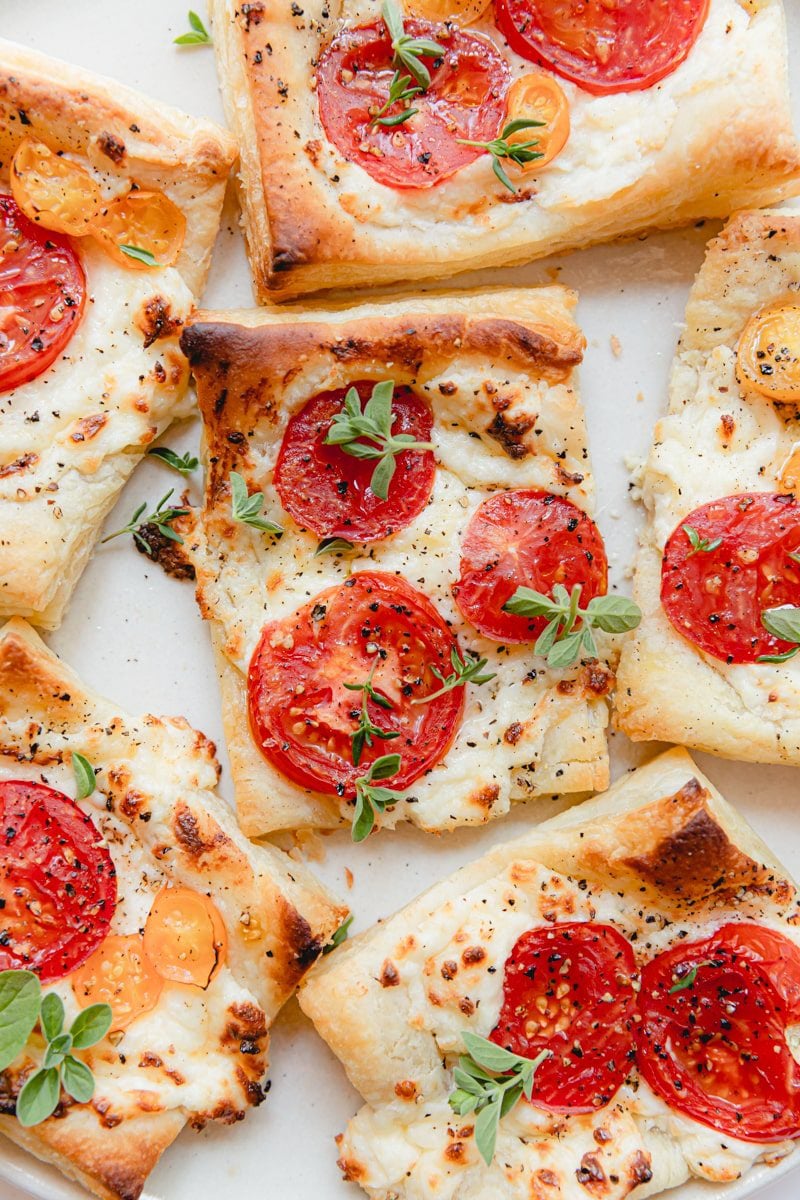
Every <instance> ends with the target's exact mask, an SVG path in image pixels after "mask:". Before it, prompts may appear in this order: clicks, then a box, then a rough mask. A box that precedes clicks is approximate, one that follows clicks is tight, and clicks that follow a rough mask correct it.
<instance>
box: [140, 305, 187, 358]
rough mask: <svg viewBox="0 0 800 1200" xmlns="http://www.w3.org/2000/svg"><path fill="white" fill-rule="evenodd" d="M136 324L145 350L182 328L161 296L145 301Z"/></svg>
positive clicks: (181, 322)
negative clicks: (142, 338)
mask: <svg viewBox="0 0 800 1200" xmlns="http://www.w3.org/2000/svg"><path fill="white" fill-rule="evenodd" d="M136 324H137V325H138V327H139V329H141V331H142V333H143V334H144V347H145V349H147V348H148V347H149V346H152V345H153V342H157V341H158V340H159V338H165V337H172V335H173V334H175V333H177V331H178V330H179V329H181V328H182V327H183V321H182V320H181V318H180V317H173V316H172V313H171V310H170V306H169V302H168V301H167V300H165V299H164V297H163V296H151V297H150V299H149V300H146V301H145V303H144V304H143V305H142V308H141V311H140V313H139V315H138V317H137V318H136Z"/></svg>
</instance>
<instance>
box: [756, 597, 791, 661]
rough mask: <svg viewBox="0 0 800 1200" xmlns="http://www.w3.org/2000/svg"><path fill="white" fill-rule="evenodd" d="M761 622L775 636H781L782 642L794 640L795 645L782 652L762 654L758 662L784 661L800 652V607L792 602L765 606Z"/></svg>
mask: <svg viewBox="0 0 800 1200" xmlns="http://www.w3.org/2000/svg"><path fill="white" fill-rule="evenodd" d="M761 624H762V625H763V626H764V628H765V629H766V630H767V632H768V633H771V634H772V635H773V637H776V638H780V639H781V641H782V642H794V645H793V646H791V647H790V648H789V649H788V650H784V651H783V652H782V653H781V654H760V655H759V656H758V658H757V659H756V662H760V663H784V662H788V661H789V659H790V658H794V656H795V655H796V654H797V653H798V652H800V608H796V607H795V606H794V605H792V604H783V605H781V606H780V607H779V608H765V609H764V611H763V612H762V614H761Z"/></svg>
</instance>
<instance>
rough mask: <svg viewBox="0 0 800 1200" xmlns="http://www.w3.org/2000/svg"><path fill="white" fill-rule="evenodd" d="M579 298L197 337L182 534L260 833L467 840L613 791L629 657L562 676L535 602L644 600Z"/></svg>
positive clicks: (469, 299)
mask: <svg viewBox="0 0 800 1200" xmlns="http://www.w3.org/2000/svg"><path fill="white" fill-rule="evenodd" d="M574 302H575V298H574V296H573V295H572V294H571V293H569V292H567V291H565V290H564V289H562V288H542V289H531V290H528V291H524V290H518V291H503V290H495V291H489V292H483V293H480V292H476V293H462V294H460V295H458V296H439V297H436V298H417V299H407V300H402V301H393V302H391V303H381V305H380V306H369V305H363V306H360V307H358V308H352V309H349V310H348V309H341V310H338V311H334V312H327V313H323V312H314V311H311V310H304V311H303V312H300V313H293V314H291V316H290V315H288V314H286V315H284V314H282V313H280V312H278V313H275V312H274V311H273V312H272V313H266V312H257V313H235V312H233V313H208V312H206V313H198V314H196V316H195V317H194V318H193V319H192V321H191V322H190V324H189V325H188V326H187V328H186V330H185V331H184V334H183V336H182V339H181V344H182V346H183V348H184V350H185V352H186V354H187V356H188V357H189V361H190V363H191V366H192V369H193V371H194V373H195V376H196V378H197V387H198V399H199V405H200V410H201V413H202V416H203V420H204V423H205V440H206V453H207V461H208V475H207V480H206V497H205V506H204V508H203V510H202V512H200V513H196V514H195V518H194V523H193V527H192V528H190V529H188V530H187V529H186V528H184V529H182V532H183V534H184V538H185V544H186V546H187V548H188V550H189V552H190V554H191V555H192V558H193V561H194V565H195V570H196V573H197V580H198V596H199V600H200V605H201V609H202V611H203V613H204V615H205V616H206V617H207V618H208V620H209V621H210V623H211V630H212V636H213V641H214V646H215V648H216V651H217V654H218V663H219V671H220V678H221V682H222V690H223V699H224V702H223V711H224V720H225V730H226V737H227V740H228V750H229V753H230V755H231V761H232V765H233V773H234V779H235V783H236V794H237V805H238V811H239V818H240V821H241V822H242V824H243V827H244V828H245V830H246V831H247V832H248V833H250V834H252V835H257V834H261V833H266V832H267V831H269V830H274V829H279V828H283V827H286V828H296V827H299V826H323V827H324V826H332V825H336V824H338V823H339V822H341V821H347V822H352V823H353V826H354V836H355V837H356V840H360V836H361V835H365V832H368V829H369V828H371V827H372V818H374V820H375V823H377V824H381V823H383V824H393V823H394V822H395V821H397V820H409V821H413V822H414V823H415V824H417V825H420V826H422V827H423V828H424V829H430V830H443V829H451V828H453V827H454V826H457V825H469V824H481V823H483V822H486V821H488V820H489V819H490V818H492V817H495V816H498V815H500V814H502V813H505V812H507V811H508V808H509V804H510V801H511V800H512V799H513V798H521V797H526V796H534V795H540V794H542V793H549V792H552V791H554V790H556V791H557V790H566V791H570V792H572V791H582V790H585V789H591V788H603V787H605V786H606V785H607V782H608V764H607V750H606V741H605V727H606V723H607V707H606V699H605V696H606V694H607V692H608V690H609V688H610V686H611V683H612V678H613V677H612V673H611V671H610V669H609V668H608V666H607V664H606V661H605V652H604V650H603V643H602V642H601V641H598V643H597V644H594V641H593V639H592V638H589V640H588V641H584V642H583V643H581V642H580V634H579V633H578V634H575V635H571V641H569V640H568V641H566V642H565V641H564V639H562V640H561V641H559V642H558V643H556V644H555V645H554V646H553V647H552V648H551V652H550V654H549V662H550V665H548V659H547V658H546V657H543V655H542V653H539V654H537V653H535V652H534V643H536V645H537V646H538V644H539V643H538V639H539V638H540V637H541V635H542V633H543V631H544V629H545V628H546V627H547V626H548V621H547V618H546V617H545V616H542V615H536V613H538V612H539V611H541V612H544V611H545V609H546V608H547V604H545V609H542V610H539V609H537V608H536V605H533V610H534V611H533V615H532V613H531V612H530V611H528V607H527V606H526V604H525V603H524V602H523V604H522V605H521V607H520V606H516V605H515V604H514V603H513V601H512V598H513V597H514V596H515V595H516V593H517V590H518V589H519V588H520V587H522V588H523V589H524V588H526V587H527V588H530V589H533V590H534V591H536V592H538V593H547V595H548V596H552V595H553V589H554V588H556V589H559V588H560V592H558V593H557V594H558V595H560V596H561V597H562V598H564V597H571V596H572V595H573V593H574V592H575V591H577V593H578V596H579V598H580V605H581V610H582V611H583V610H588V609H589V608H590V607H591V609H592V613H594V612H595V610H597V609H603V608H604V607H605V606H607V605H611V606H612V607H614V606H616V605H617V604H618V603H622V602H621V601H620V600H619V598H616V597H605V596H604V593H605V592H606V586H607V573H606V556H605V551H604V549H603V542H602V538H601V536H600V533H599V531H598V530H597V527H596V526H595V524H594V522H593V521H592V519H591V515H590V514H591V511H592V504H593V499H592V496H593V485H592V480H591V476H590V474H589V463H588V453H587V444H586V431H585V427H584V418H583V412H582V410H581V407H580V404H579V401H578V397H577V394H576V391H575V381H574V368H575V367H576V365H577V364H578V363H579V362H580V359H581V355H582V351H583V345H584V340H583V336H582V334H581V333H580V331H579V330H578V328H577V327H576V325H575V324H574V322H573V319H572V308H573V306H574ZM512 314H513V315H512ZM179 527H180V522H179V523H178V524H177V525H176V528H179ZM523 594H524V593H523ZM547 603H549V601H548V602H547ZM508 606H510V607H511V608H512V609H514V611H509V608H508ZM550 615H551V616H552V614H550ZM584 624H585V622H584ZM550 628H551V634H548V637H551V636H552V634H553V633H555V632H556V630H555V628H553V627H552V624H551V625H550ZM564 629H565V626H564V625H563V624H562V625H561V626H560V631H561V632H562V633H563V632H564ZM602 637H603V634H602V633H601V634H600V638H602ZM576 638H577V642H578V644H577V645H576V644H575V643H576ZM539 649H540V650H541V649H542V647H539ZM544 649H545V650H546V649H547V646H546V645H545V647H544ZM606 649H607V647H606ZM564 651H566V654H564ZM379 782H381V786H377V785H378V783H379ZM387 809H388V811H384V810H387ZM365 826H366V830H365Z"/></svg>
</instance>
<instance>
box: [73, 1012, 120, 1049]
mask: <svg viewBox="0 0 800 1200" xmlns="http://www.w3.org/2000/svg"><path fill="white" fill-rule="evenodd" d="M111 1020H112V1012H111V1009H110V1007H109V1005H108V1004H90V1005H89V1007H88V1008H84V1009H83V1011H82V1012H79V1013H78V1015H77V1017H76V1018H75V1020H74V1021H73V1022H72V1028H71V1029H70V1033H71V1034H72V1045H73V1046H74V1047H75V1049H76V1050H86V1049H88V1047H89V1046H94V1045H96V1044H97V1043H98V1042H101V1041H102V1040H103V1038H104V1037H105V1036H106V1034H107V1033H108V1031H109V1029H110V1028H111Z"/></svg>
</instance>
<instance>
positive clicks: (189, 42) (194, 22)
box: [172, 9, 211, 46]
mask: <svg viewBox="0 0 800 1200" xmlns="http://www.w3.org/2000/svg"><path fill="white" fill-rule="evenodd" d="M188 20H189V30H188V32H187V33H182V34H180V36H179V37H176V38H173V39H172V41H173V44H174V45H176V46H210V45H211V34H210V33H209V32H208V30H207V29H206V27H205V25H204V24H203V22H202V21H201V20H200V18H199V17H198V15H197V13H196V12H192V10H191V9H189V13H188Z"/></svg>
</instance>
